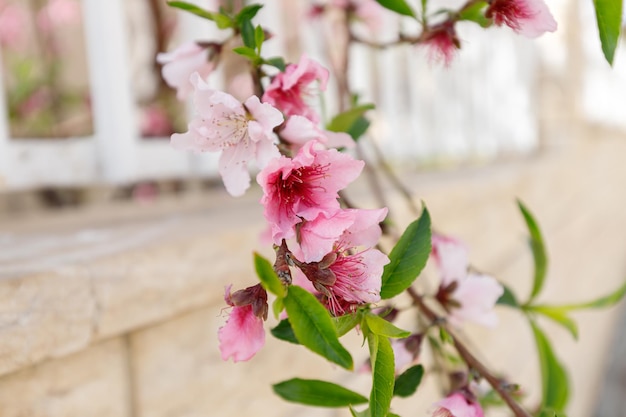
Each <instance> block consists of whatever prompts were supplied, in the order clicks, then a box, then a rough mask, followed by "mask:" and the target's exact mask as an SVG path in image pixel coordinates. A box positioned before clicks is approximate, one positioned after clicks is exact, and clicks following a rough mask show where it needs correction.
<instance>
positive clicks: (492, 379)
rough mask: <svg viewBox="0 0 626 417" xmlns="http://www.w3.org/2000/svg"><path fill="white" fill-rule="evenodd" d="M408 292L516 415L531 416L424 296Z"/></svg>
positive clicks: (420, 308) (411, 290)
mask: <svg viewBox="0 0 626 417" xmlns="http://www.w3.org/2000/svg"><path fill="white" fill-rule="evenodd" d="M407 293H408V294H409V296H410V297H411V299H412V300H413V304H414V305H415V306H416V307H417V308H419V310H420V311H421V312H422V313H423V314H424V315H425V316H426V317H427V318H428V320H430V321H431V322H433V323H436V324H437V325H438V326H441V327H443V328H444V329H445V330H446V331H447V332H448V334H449V335H450V336H451V337H452V340H453V343H454V347H455V349H456V350H457V352H459V355H460V356H461V358H462V359H463V360H464V361H465V363H466V364H467V365H468V366H469V367H470V368H472V369H474V370H475V371H476V372H478V373H479V374H480V375H481V376H482V377H483V378H485V380H486V381H487V382H488V383H489V385H491V387H492V388H493V389H494V390H495V391H496V392H497V393H498V395H500V398H502V400H503V401H504V402H505V403H506V404H507V406H508V407H509V409H510V410H511V411H513V414H514V415H515V417H531V416H530V414H529V413H528V412H527V411H526V410H524V409H523V408H522V406H521V405H519V404H518V403H517V402H516V401H515V400H514V399H513V397H511V395H510V393H509V391H508V390H507V389H506V387H505V385H503V383H502V381H501V380H500V379H499V378H497V377H496V376H495V375H493V374H492V373H491V372H490V371H489V369H487V367H486V366H485V365H484V364H483V363H482V362H481V361H480V360H478V358H476V357H475V356H474V355H473V354H472V353H471V352H470V351H469V349H467V347H466V346H465V345H464V344H463V343H462V342H461V341H460V340H459V338H458V337H457V336H456V335H455V334H454V332H453V331H452V330H451V329H450V327H449V326H448V325H447V324H446V322H445V320H442V318H441V317H439V316H438V315H437V314H436V313H435V312H434V311H433V310H432V309H431V308H430V307H428V306H427V305H426V304H425V303H424V300H423V299H422V296H421V295H419V294H418V293H417V292H416V291H415V290H414V289H413V288H412V287H409V288H408V289H407Z"/></svg>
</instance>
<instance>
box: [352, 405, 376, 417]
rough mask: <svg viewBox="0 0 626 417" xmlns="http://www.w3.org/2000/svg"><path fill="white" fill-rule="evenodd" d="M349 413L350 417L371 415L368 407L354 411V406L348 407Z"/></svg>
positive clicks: (367, 416)
mask: <svg viewBox="0 0 626 417" xmlns="http://www.w3.org/2000/svg"><path fill="white" fill-rule="evenodd" d="M350 414H352V417H371V416H370V409H369V408H366V409H365V410H363V411H356V410H355V409H354V408H352V407H350Z"/></svg>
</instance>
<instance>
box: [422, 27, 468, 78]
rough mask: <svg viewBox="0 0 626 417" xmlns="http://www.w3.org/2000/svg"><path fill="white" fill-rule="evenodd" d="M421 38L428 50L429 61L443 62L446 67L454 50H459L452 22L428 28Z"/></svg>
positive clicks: (450, 61) (459, 44)
mask: <svg viewBox="0 0 626 417" xmlns="http://www.w3.org/2000/svg"><path fill="white" fill-rule="evenodd" d="M422 36H423V41H422V42H423V45H425V46H426V47H427V48H428V50H429V53H428V55H429V58H430V60H431V61H440V62H443V64H444V65H445V66H446V67H447V66H449V65H450V64H451V63H452V59H453V58H454V55H455V53H456V50H457V49H460V48H461V43H460V41H459V38H458V37H457V36H456V31H455V30H454V23H452V22H444V23H441V24H439V25H435V26H433V27H431V28H428V29H427V31H426V32H425V33H424V34H423V35H422Z"/></svg>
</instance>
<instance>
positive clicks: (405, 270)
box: [380, 207, 432, 299]
mask: <svg viewBox="0 0 626 417" xmlns="http://www.w3.org/2000/svg"><path fill="white" fill-rule="evenodd" d="M431 244H432V243H431V231H430V214H429V213H428V209H426V207H424V210H423V211H422V215H421V216H420V218H419V219H417V220H415V221H414V222H413V223H411V224H410V225H409V227H407V228H406V230H405V231H404V233H403V234H402V237H400V240H399V241H398V243H396V246H394V248H393V249H392V250H391V253H390V254H389V259H390V262H389V263H388V264H387V265H385V269H384V271H383V277H382V289H381V291H380V296H381V297H382V298H383V299H388V298H391V297H394V296H396V295H398V294H400V293H401V292H402V291H404V290H406V289H407V288H408V287H409V286H410V285H411V284H412V283H413V281H415V278H417V276H418V275H419V274H420V272H422V269H424V266H425V265H426V261H427V260H428V256H429V255H430V249H431Z"/></svg>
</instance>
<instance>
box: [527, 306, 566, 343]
mask: <svg viewBox="0 0 626 417" xmlns="http://www.w3.org/2000/svg"><path fill="white" fill-rule="evenodd" d="M526 310H528V311H532V312H534V313H537V314H541V315H543V316H545V317H547V318H549V319H550V320H552V321H554V322H556V323H558V324H560V325H561V326H563V327H564V328H565V329H566V330H567V331H569V332H570V333H571V334H572V337H573V338H574V339H576V340H578V325H577V324H576V322H575V321H574V320H572V318H571V317H569V316H568V315H567V310H565V309H563V308H560V307H556V306H528V307H527V308H526Z"/></svg>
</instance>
